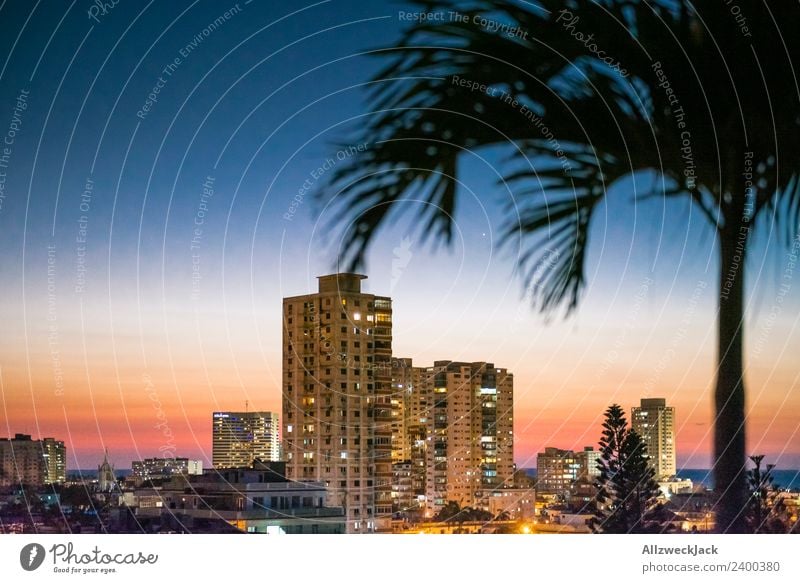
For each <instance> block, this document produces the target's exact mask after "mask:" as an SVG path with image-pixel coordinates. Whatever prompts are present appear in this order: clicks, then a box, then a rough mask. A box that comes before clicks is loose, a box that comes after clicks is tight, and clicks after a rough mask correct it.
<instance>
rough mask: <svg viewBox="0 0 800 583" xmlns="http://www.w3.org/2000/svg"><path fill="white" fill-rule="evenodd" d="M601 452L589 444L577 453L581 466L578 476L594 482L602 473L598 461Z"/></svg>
mask: <svg viewBox="0 0 800 583" xmlns="http://www.w3.org/2000/svg"><path fill="white" fill-rule="evenodd" d="M600 456H601V452H600V451H598V450H596V449H595V448H593V447H592V446H591V445H587V446H586V447H584V448H583V451H579V452H576V453H575V457H576V458H577V459H578V463H579V464H580V467H579V468H578V478H582V479H584V480H587V481H589V482H593V481H594V480H595V478H597V477H598V476H599V475H600V469H599V468H598V467H597V462H598V461H600Z"/></svg>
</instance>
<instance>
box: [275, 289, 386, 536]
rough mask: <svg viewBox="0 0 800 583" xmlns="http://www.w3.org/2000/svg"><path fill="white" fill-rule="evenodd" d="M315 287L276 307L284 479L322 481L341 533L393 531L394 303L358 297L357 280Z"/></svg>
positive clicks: (361, 295) (363, 295)
mask: <svg viewBox="0 0 800 583" xmlns="http://www.w3.org/2000/svg"><path fill="white" fill-rule="evenodd" d="M318 279H319V289H318V292H317V293H313V294H307V295H302V296H295V297H288V298H284V300H283V438H284V451H285V453H286V462H287V477H288V478H290V479H293V480H300V481H319V482H323V483H324V484H325V485H326V486H327V488H328V490H329V492H330V497H329V503H330V504H331V505H333V506H342V507H344V509H345V517H346V519H347V531H348V532H351V533H363V532H390V531H391V512H392V386H391V358H392V300H391V299H390V298H388V297H385V296H376V295H373V294H367V293H363V292H362V291H361V282H362V280H364V279H366V277H365V276H363V275H358V274H354V273H337V274H333V275H326V276H322V277H319V278H318Z"/></svg>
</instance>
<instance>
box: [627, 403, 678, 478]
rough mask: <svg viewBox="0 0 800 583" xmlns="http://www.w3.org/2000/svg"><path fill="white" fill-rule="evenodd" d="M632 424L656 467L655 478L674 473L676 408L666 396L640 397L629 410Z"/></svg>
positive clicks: (654, 468)
mask: <svg viewBox="0 0 800 583" xmlns="http://www.w3.org/2000/svg"><path fill="white" fill-rule="evenodd" d="M631 426H632V427H633V429H634V430H635V431H636V433H638V434H639V435H640V436H641V437H642V440H643V441H644V444H645V446H646V447H647V460H648V463H649V464H650V467H652V468H653V470H655V473H656V480H667V479H669V478H671V477H672V476H674V475H675V473H676V471H677V469H676V461H675V407H667V401H666V399H642V400H641V404H640V406H639V407H634V408H633V411H632V413H631Z"/></svg>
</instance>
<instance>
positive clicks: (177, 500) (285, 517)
mask: <svg viewBox="0 0 800 583" xmlns="http://www.w3.org/2000/svg"><path fill="white" fill-rule="evenodd" d="M120 503H121V504H126V505H127V506H129V507H131V508H134V509H135V515H136V517H137V519H138V520H140V521H141V520H143V519H146V518H148V517H149V518H161V519H162V520H163V519H164V518H165V517H170V518H173V519H175V518H177V519H178V521H179V522H180V523H182V524H192V522H194V521H198V520H222V521H225V522H227V523H228V524H230V525H231V526H233V527H235V528H236V529H237V530H238V531H240V532H246V533H261V534H339V533H343V532H344V530H345V528H344V513H343V511H342V509H341V508H338V507H330V506H328V504H327V491H326V489H325V486H324V485H323V484H320V483H315V482H293V481H287V480H286V479H285V478H284V477H283V476H282V475H279V474H278V473H276V472H275V471H273V470H271V469H269V470H259V469H255V468H249V469H245V468H237V469H223V470H220V471H215V472H208V473H205V474H203V475H187V474H176V475H175V476H173V477H172V478H171V479H170V480H168V481H165V482H164V484H162V485H161V486H160V487H158V488H152V487H150V488H140V489H137V490H133V491H131V492H128V493H126V494H125V495H124V496H123V498H122V500H121V501H120ZM188 530H189V531H191V530H192V529H191V528H189V529H188Z"/></svg>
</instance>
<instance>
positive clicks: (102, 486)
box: [97, 449, 117, 492]
mask: <svg viewBox="0 0 800 583" xmlns="http://www.w3.org/2000/svg"><path fill="white" fill-rule="evenodd" d="M97 482H98V489H99V490H100V491H101V492H110V491H111V490H113V489H114V488H115V487H116V486H117V478H116V476H115V475H114V466H112V465H111V464H110V463H109V462H108V449H106V453H105V456H104V457H103V463H102V464H100V466H99V467H98V468H97Z"/></svg>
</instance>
